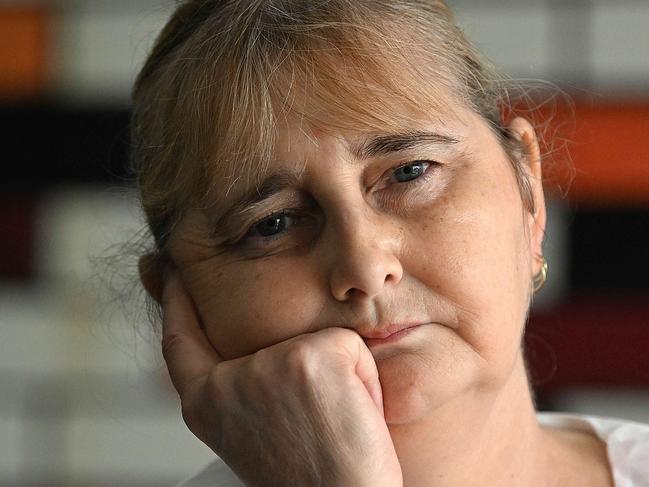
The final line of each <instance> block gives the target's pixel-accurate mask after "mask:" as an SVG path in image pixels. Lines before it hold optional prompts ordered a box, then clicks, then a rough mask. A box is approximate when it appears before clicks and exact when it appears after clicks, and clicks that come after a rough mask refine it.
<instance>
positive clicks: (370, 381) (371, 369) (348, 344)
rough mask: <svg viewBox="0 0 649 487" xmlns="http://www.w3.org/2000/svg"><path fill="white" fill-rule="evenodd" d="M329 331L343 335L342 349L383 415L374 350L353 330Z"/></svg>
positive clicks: (330, 329)
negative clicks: (371, 350)
mask: <svg viewBox="0 0 649 487" xmlns="http://www.w3.org/2000/svg"><path fill="white" fill-rule="evenodd" d="M327 331H328V332H329V333H341V334H342V336H339V338H341V339H339V340H338V342H339V344H340V345H341V346H342V350H341V351H342V352H343V353H344V354H345V355H346V356H347V357H348V358H349V360H350V361H351V363H352V364H353V366H354V372H355V373H356V376H357V377H358V378H359V379H360V380H361V382H362V383H363V385H364V386H365V389H366V390H367V392H368V393H369V395H370V397H371V399H372V401H373V402H374V404H375V405H376V408H377V409H378V410H379V412H380V413H381V415H382V416H383V415H384V410H383V390H382V389H381V382H380V381H379V371H378V368H377V367H376V361H375V360H374V356H373V355H372V352H370V349H369V348H367V345H365V342H364V341H363V339H362V338H361V337H360V335H358V333H356V332H354V331H352V330H349V329H341V328H338V329H335V328H329V329H328V330H327Z"/></svg>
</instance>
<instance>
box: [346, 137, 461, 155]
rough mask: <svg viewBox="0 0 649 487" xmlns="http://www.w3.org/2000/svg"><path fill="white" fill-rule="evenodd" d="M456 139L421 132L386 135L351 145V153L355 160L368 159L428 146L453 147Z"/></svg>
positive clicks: (456, 141)
mask: <svg viewBox="0 0 649 487" xmlns="http://www.w3.org/2000/svg"><path fill="white" fill-rule="evenodd" d="M458 142H459V140H458V139H456V138H454V137H451V136H448V135H444V134H439V133H436V132H428V131H422V130H413V131H408V132H403V133H399V134H386V135H378V136H375V137H370V138H369V139H367V140H365V141H364V142H362V143H360V144H355V145H352V149H351V153H352V154H353V155H354V156H356V158H357V159H361V160H364V159H369V158H371V157H376V156H380V155H387V154H390V153H393V152H400V151H406V150H411V149H415V148H418V147H421V146H428V145H454V144H457V143H458Z"/></svg>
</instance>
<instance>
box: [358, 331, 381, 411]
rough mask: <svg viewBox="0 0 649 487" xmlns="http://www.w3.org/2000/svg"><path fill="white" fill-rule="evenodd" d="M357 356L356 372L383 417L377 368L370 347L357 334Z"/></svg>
mask: <svg viewBox="0 0 649 487" xmlns="http://www.w3.org/2000/svg"><path fill="white" fill-rule="evenodd" d="M356 344H357V354H358V355H357V357H358V360H357V362H356V374H357V375H358V377H359V378H360V379H361V381H362V382H363V384H364V385H365V388H366V389H367V392H368V393H369V394H370V397H371V398H372V401H374V404H376V407H377V409H378V410H379V412H380V413H381V416H383V417H385V411H384V410H383V389H382V388H381V382H380V381H379V370H378V368H377V367H376V361H375V360H374V356H373V355H372V352H370V349H369V348H367V345H365V342H364V341H363V339H362V338H361V337H360V336H359V337H358V339H357V340H356Z"/></svg>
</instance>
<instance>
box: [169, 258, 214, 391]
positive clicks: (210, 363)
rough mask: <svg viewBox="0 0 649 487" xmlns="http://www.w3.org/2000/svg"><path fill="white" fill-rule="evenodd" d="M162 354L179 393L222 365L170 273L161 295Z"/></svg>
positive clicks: (178, 283)
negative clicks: (218, 365)
mask: <svg viewBox="0 0 649 487" xmlns="http://www.w3.org/2000/svg"><path fill="white" fill-rule="evenodd" d="M162 312H163V317H162V354H163V356H164V359H165V362H166V363H167V368H168V369H169V375H170V376H171V380H172V382H173V384H174V387H175V388H176V390H177V391H178V393H179V394H180V396H181V397H182V395H183V394H182V393H183V391H184V390H185V388H186V387H187V385H189V384H190V383H192V382H194V381H195V380H196V379H199V378H201V377H205V376H206V375H207V374H209V372H210V370H212V368H213V367H215V366H216V365H217V364H219V363H220V362H222V361H223V359H222V358H221V357H220V356H219V354H218V353H217V352H216V350H214V347H212V345H211V344H210V343H209V341H208V339H207V337H206V336H205V333H204V332H203V330H202V329H201V327H200V325H199V320H198V316H197V315H196V311H195V309H194V303H193V302H192V300H191V298H190V297H189V295H188V294H187V291H186V290H185V288H184V287H183V285H182V282H181V279H180V276H179V275H178V272H177V271H175V270H174V271H170V272H169V273H168V274H167V276H166V279H165V283H164V288H163V291H162Z"/></svg>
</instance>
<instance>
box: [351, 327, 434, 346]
mask: <svg viewBox="0 0 649 487" xmlns="http://www.w3.org/2000/svg"><path fill="white" fill-rule="evenodd" d="M424 324H425V323H422V324H418V325H408V326H403V327H400V328H398V329H397V330H394V331H387V332H384V333H382V334H377V335H375V336H363V341H364V342H365V345H367V347H368V348H370V349H372V348H375V347H380V346H382V345H388V344H391V343H397V342H398V341H400V340H401V339H402V338H404V337H405V336H407V335H409V334H410V333H412V332H414V331H415V330H417V329H418V328H420V327H421V326H423V325H424Z"/></svg>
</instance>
